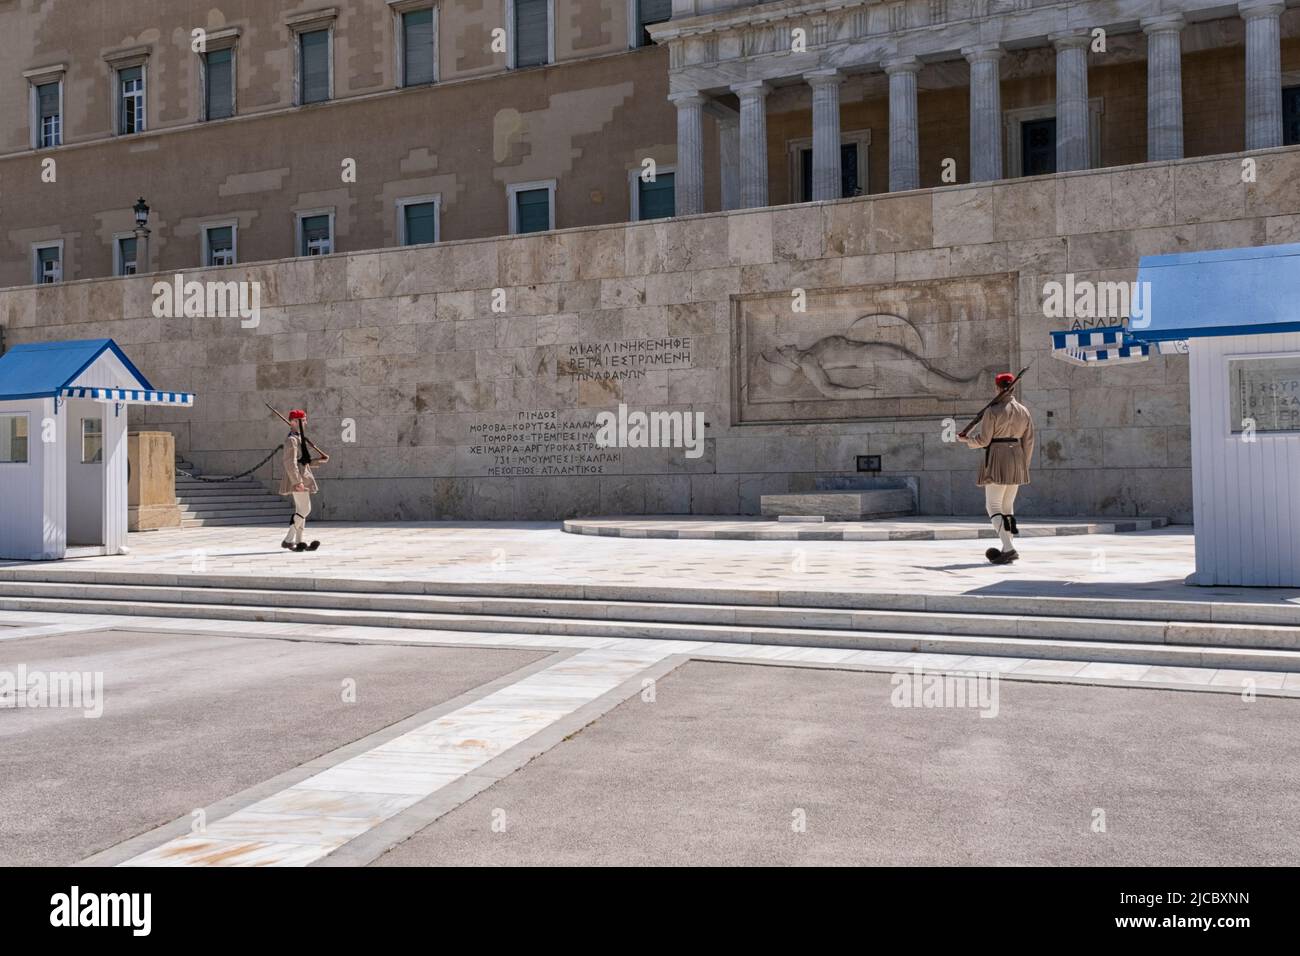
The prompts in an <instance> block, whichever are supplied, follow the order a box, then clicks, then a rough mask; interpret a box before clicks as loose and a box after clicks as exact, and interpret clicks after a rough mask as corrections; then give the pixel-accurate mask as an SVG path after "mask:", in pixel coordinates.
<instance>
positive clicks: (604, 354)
mask: <svg viewBox="0 0 1300 956" xmlns="http://www.w3.org/2000/svg"><path fill="white" fill-rule="evenodd" d="M690 367H691V339H690V336H688V335H674V336H666V337H664V338H659V339H625V340H623V341H620V342H583V343H578V344H576V345H569V346H567V348H566V354H565V355H563V356H561V358H560V360H559V362H558V363H557V372H558V373H559V374H560V375H568V376H572V377H573V378H575V379H577V380H578V381H580V382H590V381H597V380H615V381H627V380H629V379H638V378H645V375H646V373H647V372H650V371H654V370H656V369H670V368H690Z"/></svg>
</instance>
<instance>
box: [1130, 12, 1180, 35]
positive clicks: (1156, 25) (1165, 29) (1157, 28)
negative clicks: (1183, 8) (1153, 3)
mask: <svg viewBox="0 0 1300 956" xmlns="http://www.w3.org/2000/svg"><path fill="white" fill-rule="evenodd" d="M1139 23H1140V24H1141V26H1142V32H1143V33H1145V34H1147V35H1148V36H1150V35H1151V34H1152V33H1178V32H1180V31H1181V30H1182V29H1183V27H1185V26H1187V20H1186V19H1184V18H1183V15H1182V14H1181V13H1166V14H1163V15H1161V16H1158V17H1143V18H1142V19H1141V20H1140V21H1139Z"/></svg>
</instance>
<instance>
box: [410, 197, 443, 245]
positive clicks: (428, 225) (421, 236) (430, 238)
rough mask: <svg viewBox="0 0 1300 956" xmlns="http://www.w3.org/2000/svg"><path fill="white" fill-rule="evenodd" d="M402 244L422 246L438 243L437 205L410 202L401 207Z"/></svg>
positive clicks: (433, 203)
mask: <svg viewBox="0 0 1300 956" xmlns="http://www.w3.org/2000/svg"><path fill="white" fill-rule="evenodd" d="M402 230H403V231H402V244H403V245H407V246H418V245H423V244H424V243H427V242H437V241H438V204H437V203H436V202H411V203H405V204H404V205H403V206H402Z"/></svg>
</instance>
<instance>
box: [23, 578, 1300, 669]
mask: <svg viewBox="0 0 1300 956" xmlns="http://www.w3.org/2000/svg"><path fill="white" fill-rule="evenodd" d="M0 596H4V597H33V598H41V597H54V596H61V597H69V598H75V599H85V600H94V601H119V602H125V603H130V604H138V603H167V604H185V605H194V606H197V607H205V606H227V605H250V606H269V607H282V606H287V605H291V606H293V607H300V608H314V609H322V610H330V611H353V610H361V611H374V612H393V613H399V614H407V613H416V614H423V615H450V616H454V617H477V618H480V619H482V621H483V622H485V623H484V625H483V627H472V626H470V625H468V624H462V625H460V627H462V628H463V629H475V630H478V629H487V630H490V629H494V628H500V627H502V626H503V624H502V622H508V621H509V620H512V619H514V618H525V619H528V618H534V619H543V618H544V619H564V620H567V621H570V622H576V621H587V622H591V621H596V622H602V623H604V624H609V623H611V622H617V623H618V624H620V625H622V626H625V627H627V628H629V629H631V630H638V629H640V628H642V627H644V626H650V627H654V626H657V625H673V626H687V625H704V626H708V627H716V626H726V627H733V628H755V627H758V628H779V629H784V630H791V629H808V630H827V631H864V632H865V631H870V632H897V633H907V634H934V635H946V636H969V637H1005V638H1016V639H1051V640H1064V641H1099V642H1103V643H1142V644H1163V645H1174V646H1200V647H1223V648H1256V649H1282V650H1289V651H1297V652H1300V626H1296V625H1293V626H1279V625H1271V624H1216V623H1206V622H1194V621H1136V620H1114V619H1106V618H1087V617H1053V616H1044V615H1025V614H1018V615H1012V614H997V613H985V614H970V613H952V612H927V611H897V610H879V609H877V610H836V609H826V608H803V607H755V606H747V605H727V604H714V605H706V604H681V603H670V602H651V601H642V602H637V601H617V602H616V601H593V600H565V599H548V598H528V597H464V596H453V595H435V594H423V595H403V594H390V593H384V592H363V591H319V590H311V591H293V590H279V589H274V588H254V587H185V586H167V585H147V584H69V583H66V582H59V583H51V582H40V581H11V582H5V581H0ZM504 629H506V630H510V629H511V628H509V627H508V626H507V627H504ZM623 636H643V635H637V634H630V633H629V634H624V635H623Z"/></svg>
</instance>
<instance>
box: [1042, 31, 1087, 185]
mask: <svg viewBox="0 0 1300 956" xmlns="http://www.w3.org/2000/svg"><path fill="white" fill-rule="evenodd" d="M1048 39H1049V40H1051V41H1052V45H1053V46H1055V47H1056V171H1057V172H1058V173H1063V172H1068V171H1069V170H1071V169H1087V168H1088V167H1090V166H1091V165H1092V149H1091V147H1090V144H1089V142H1088V140H1089V128H1090V121H1089V118H1088V44H1089V43H1090V42H1091V38H1090V37H1089V35H1088V34H1087V33H1054V34H1052V35H1051V36H1049V37H1048Z"/></svg>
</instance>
